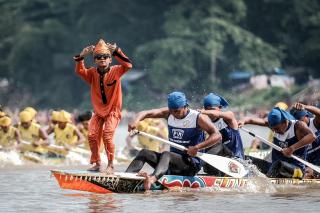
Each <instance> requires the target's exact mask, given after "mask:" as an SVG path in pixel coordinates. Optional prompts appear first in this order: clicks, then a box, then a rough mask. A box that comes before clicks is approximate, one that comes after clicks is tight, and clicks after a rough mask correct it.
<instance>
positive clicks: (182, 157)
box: [126, 92, 221, 190]
mask: <svg viewBox="0 0 320 213" xmlns="http://www.w3.org/2000/svg"><path fill="white" fill-rule="evenodd" d="M145 118H165V119H167V120H168V132H169V135H168V138H169V140H170V141H171V142H174V143H177V144H180V145H182V146H184V147H186V148H187V149H188V150H187V152H182V151H180V150H177V149H175V148H172V147H171V148H170V152H168V151H165V152H162V153H159V152H155V151H151V150H147V149H142V150H141V151H140V152H139V153H138V155H137V156H136V157H135V158H134V160H133V161H132V162H131V163H130V165H129V167H128V168H127V170H126V172H135V173H136V172H140V170H141V169H142V167H143V165H144V164H145V163H148V164H149V165H150V166H151V167H153V168H154V171H153V173H151V174H150V175H148V174H147V173H145V172H140V173H139V174H140V175H141V176H144V177H145V182H144V187H145V189H146V190H148V189H150V187H151V184H153V183H154V182H156V181H157V180H158V179H159V178H161V177H162V176H163V175H164V174H171V175H184V176H194V175H195V174H197V172H198V171H199V170H200V169H201V166H202V162H201V160H200V159H199V158H197V157H195V155H196V153H197V152H198V151H202V150H204V149H206V148H208V147H211V146H213V145H214V144H216V143H220V141H221V134H220V133H219V131H218V129H217V128H216V127H215V126H214V125H213V124H212V123H211V122H210V119H209V118H208V116H206V115H203V114H201V113H199V112H198V111H196V110H193V109H189V107H188V101H187V98H186V96H185V94H184V93H182V92H172V93H170V94H169V95H168V107H163V108H159V109H151V110H147V111H142V112H140V113H138V115H137V117H136V118H135V119H134V120H133V121H132V122H130V124H129V126H128V130H129V131H131V130H134V129H136V128H137V126H138V123H139V121H142V120H144V119H145ZM204 131H206V132H207V133H208V135H209V137H208V138H207V139H205V135H204Z"/></svg>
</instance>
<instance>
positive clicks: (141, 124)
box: [137, 121, 149, 131]
mask: <svg viewBox="0 0 320 213" xmlns="http://www.w3.org/2000/svg"><path fill="white" fill-rule="evenodd" d="M148 126H149V124H148V123H147V122H146V121H140V122H139V124H138V126H137V129H138V130H139V131H146V130H147V129H148Z"/></svg>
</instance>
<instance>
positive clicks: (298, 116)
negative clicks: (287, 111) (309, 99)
mask: <svg viewBox="0 0 320 213" xmlns="http://www.w3.org/2000/svg"><path fill="white" fill-rule="evenodd" d="M292 115H293V116H294V118H295V119H297V120H300V119H301V118H302V117H304V116H307V117H312V114H311V113H310V112H308V111H307V110H296V111H294V113H292Z"/></svg>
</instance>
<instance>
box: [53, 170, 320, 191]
mask: <svg viewBox="0 0 320 213" xmlns="http://www.w3.org/2000/svg"><path fill="white" fill-rule="evenodd" d="M51 173H52V175H53V176H54V177H55V178H56V180H57V181H58V183H59V185H60V187H61V188H63V189H72V190H80V191H87V192H94V193H139V192H144V191H145V190H144V187H143V180H144V178H143V177H139V176H136V174H133V173H115V174H114V175H107V174H105V173H94V172H88V171H77V170H52V171H51ZM248 181H249V179H247V178H232V177H213V176H194V177H189V176H176V175H164V176H163V177H162V178H160V179H159V180H158V181H157V182H156V183H155V184H153V185H152V188H151V190H164V189H171V188H220V189H241V188H244V187H246V186H247V184H248ZM271 182H272V183H273V184H285V185H310V184H313V185H320V179H305V180H299V179H287V178H277V179H271Z"/></svg>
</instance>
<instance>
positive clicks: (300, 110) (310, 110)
mask: <svg viewBox="0 0 320 213" xmlns="http://www.w3.org/2000/svg"><path fill="white" fill-rule="evenodd" d="M290 112H292V113H291V114H292V115H293V116H294V117H295V118H296V119H297V120H300V121H303V122H305V123H306V124H307V125H308V127H309V129H311V131H312V132H313V133H314V134H315V135H316V136H317V139H316V140H315V141H314V142H313V143H312V144H311V145H309V146H308V148H307V161H308V162H310V163H312V164H315V165H318V166H320V109H319V108H318V107H315V106H311V105H305V104H302V103H299V102H297V103H295V104H294V105H293V107H292V110H291V111H290ZM312 114H314V117H313V115H312Z"/></svg>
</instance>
